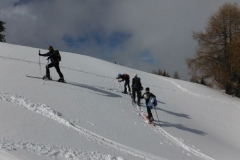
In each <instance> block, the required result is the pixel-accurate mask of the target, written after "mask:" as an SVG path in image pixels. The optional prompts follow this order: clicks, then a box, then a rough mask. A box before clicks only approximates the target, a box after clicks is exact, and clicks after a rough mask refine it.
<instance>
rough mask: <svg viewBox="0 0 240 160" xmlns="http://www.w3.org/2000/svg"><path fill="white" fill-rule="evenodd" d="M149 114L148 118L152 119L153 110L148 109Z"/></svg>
mask: <svg viewBox="0 0 240 160" xmlns="http://www.w3.org/2000/svg"><path fill="white" fill-rule="evenodd" d="M147 113H148V118H151V117H152V112H151V108H150V107H147Z"/></svg>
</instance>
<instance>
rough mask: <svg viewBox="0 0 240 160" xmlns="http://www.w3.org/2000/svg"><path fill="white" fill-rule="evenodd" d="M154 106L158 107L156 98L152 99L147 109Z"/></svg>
mask: <svg viewBox="0 0 240 160" xmlns="http://www.w3.org/2000/svg"><path fill="white" fill-rule="evenodd" d="M152 104H153V105H154V107H156V106H157V99H156V97H151V98H150V99H149V101H148V104H147V107H150V108H151V109H152V107H153V106H152Z"/></svg>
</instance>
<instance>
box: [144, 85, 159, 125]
mask: <svg viewBox="0 0 240 160" xmlns="http://www.w3.org/2000/svg"><path fill="white" fill-rule="evenodd" d="M145 91H146V92H145V93H144V94H143V95H142V96H141V99H143V98H144V99H145V101H146V106H147V113H148V117H147V118H148V119H149V120H150V122H152V121H153V116H152V112H151V109H152V107H153V106H154V105H153V99H154V98H156V96H155V95H154V94H152V93H151V92H150V89H149V88H148V87H147V88H146V89H145Z"/></svg>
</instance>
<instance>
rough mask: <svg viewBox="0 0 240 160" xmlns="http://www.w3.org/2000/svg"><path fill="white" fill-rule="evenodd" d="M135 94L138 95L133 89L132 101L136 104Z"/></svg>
mask: <svg viewBox="0 0 240 160" xmlns="http://www.w3.org/2000/svg"><path fill="white" fill-rule="evenodd" d="M135 94H136V91H135V90H134V89H133V90H132V99H133V101H134V102H135Z"/></svg>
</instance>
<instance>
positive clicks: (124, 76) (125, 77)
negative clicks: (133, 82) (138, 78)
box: [116, 73, 131, 94]
mask: <svg viewBox="0 0 240 160" xmlns="http://www.w3.org/2000/svg"><path fill="white" fill-rule="evenodd" d="M116 79H118V82H122V81H125V83H124V91H123V93H125V94H127V87H128V92H129V94H131V89H130V85H129V82H130V76H129V75H128V74H120V73H119V74H118V75H117V78H116Z"/></svg>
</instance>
